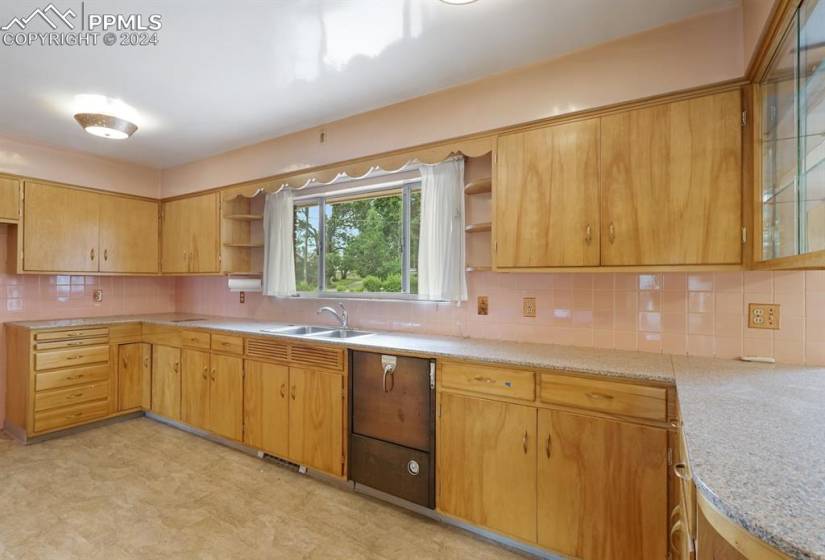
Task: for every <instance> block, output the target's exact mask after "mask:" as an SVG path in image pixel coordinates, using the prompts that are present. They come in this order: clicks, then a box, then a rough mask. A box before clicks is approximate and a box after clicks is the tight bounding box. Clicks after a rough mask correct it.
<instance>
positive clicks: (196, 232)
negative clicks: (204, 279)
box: [161, 193, 220, 274]
mask: <svg viewBox="0 0 825 560" xmlns="http://www.w3.org/2000/svg"><path fill="white" fill-rule="evenodd" d="M219 208H220V203H219V194H218V193H209V194H204V195H200V196H193V197H190V198H182V199H179V200H173V201H171V202H164V203H163V210H162V214H163V225H162V239H163V243H162V246H163V248H162V260H161V271H162V272H165V273H171V274H181V273H187V272H194V273H215V272H219V271H220V265H219V255H220V216H219V214H218V212H219Z"/></svg>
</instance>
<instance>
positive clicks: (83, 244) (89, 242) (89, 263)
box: [23, 182, 100, 272]
mask: <svg viewBox="0 0 825 560" xmlns="http://www.w3.org/2000/svg"><path fill="white" fill-rule="evenodd" d="M25 189H26V194H25V203H24V216H23V217H24V219H23V269H24V270H27V271H43V272H97V271H98V257H99V251H98V214H99V200H100V195H98V194H96V193H92V192H89V191H82V190H77V189H69V188H65V187H57V186H53V185H44V184H40V183H28V182H27V183H26V187H25Z"/></svg>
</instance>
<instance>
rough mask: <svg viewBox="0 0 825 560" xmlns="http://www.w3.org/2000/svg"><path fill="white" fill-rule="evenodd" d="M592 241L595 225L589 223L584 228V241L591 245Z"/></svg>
mask: <svg viewBox="0 0 825 560" xmlns="http://www.w3.org/2000/svg"><path fill="white" fill-rule="evenodd" d="M591 241H593V226H591V225H590V224H587V227H586V228H584V242H585V243H587V244H588V245H590V242H591Z"/></svg>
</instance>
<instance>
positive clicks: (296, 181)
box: [221, 136, 495, 200]
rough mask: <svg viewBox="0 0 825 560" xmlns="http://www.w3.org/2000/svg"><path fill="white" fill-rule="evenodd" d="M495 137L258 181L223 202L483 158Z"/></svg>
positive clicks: (227, 191) (230, 190)
mask: <svg viewBox="0 0 825 560" xmlns="http://www.w3.org/2000/svg"><path fill="white" fill-rule="evenodd" d="M494 142H495V136H483V137H478V138H471V139H464V140H457V141H455V142H446V143H443V144H438V145H435V146H429V147H423V148H418V149H412V150H407V151H398V152H391V153H389V154H386V155H378V156H375V157H372V158H361V159H358V160H351V161H348V162H342V163H337V164H331V165H325V166H323V167H316V168H312V169H309V170H304V171H299V172H296V173H290V174H283V175H278V176H275V177H268V178H266V179H262V180H257V181H248V182H245V183H242V184H239V185H235V186H230V187H226V188H224V189H221V190H222V193H223V199H224V200H231V199H233V198H237V197H239V196H243V197H246V198H252V197H254V196H255V195H256V194H258V193H260V192H261V191H266V192H275V191H278V190H280V189H282V188H293V189H303V188H304V187H307V186H314V185H324V184H329V183H332V182H333V181H335V180H336V179H340V178H342V177H346V178H347V179H362V178H366V177H367V176H368V175H370V174H371V173H374V172H375V171H376V170H381V171H383V172H388V173H392V172H397V171H401V170H403V169H404V168H405V167H408V166H409V165H411V164H413V163H423V164H428V165H431V164H434V163H439V162H442V161H444V160H445V159H447V158H449V157H451V156H454V155H463V156H466V157H480V156H483V155H486V154H488V153H490V152H491V151H492V150H493V145H494Z"/></svg>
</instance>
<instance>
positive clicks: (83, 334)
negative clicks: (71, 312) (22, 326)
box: [33, 327, 113, 433]
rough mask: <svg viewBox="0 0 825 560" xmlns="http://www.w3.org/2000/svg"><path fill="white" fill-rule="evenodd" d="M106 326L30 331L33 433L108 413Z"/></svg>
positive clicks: (109, 372)
mask: <svg viewBox="0 0 825 560" xmlns="http://www.w3.org/2000/svg"><path fill="white" fill-rule="evenodd" d="M109 355H110V351H109V329H108V328H106V327H97V328H88V329H74V330H61V331H49V332H36V333H35V334H34V364H33V370H34V388H33V389H34V399H33V400H34V411H33V412H34V426H33V428H34V432H35V433H41V432H46V431H50V430H55V429H58V428H65V427H69V426H72V425H74V424H80V423H83V422H86V421H89V420H93V419H95V418H100V417H103V416H106V415H108V414H109V412H110V408H111V405H112V388H113V387H112V379H111V377H112V368H111V364H110V361H109Z"/></svg>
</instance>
